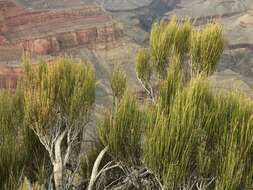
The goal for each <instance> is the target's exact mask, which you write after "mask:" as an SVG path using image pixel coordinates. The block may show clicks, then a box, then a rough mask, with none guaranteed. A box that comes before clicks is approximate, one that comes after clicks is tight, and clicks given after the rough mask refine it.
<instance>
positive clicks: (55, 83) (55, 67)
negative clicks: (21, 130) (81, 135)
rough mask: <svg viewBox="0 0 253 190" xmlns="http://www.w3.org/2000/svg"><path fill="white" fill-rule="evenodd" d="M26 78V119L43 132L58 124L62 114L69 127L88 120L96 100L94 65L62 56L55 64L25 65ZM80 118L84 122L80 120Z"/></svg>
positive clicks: (24, 84) (46, 132) (31, 125)
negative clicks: (80, 62)
mask: <svg viewBox="0 0 253 190" xmlns="http://www.w3.org/2000/svg"><path fill="white" fill-rule="evenodd" d="M25 68H26V70H25V71H26V73H25V78H24V82H23V88H24V97H25V98H24V99H25V113H26V123H27V124H29V126H30V127H31V128H33V129H34V130H36V131H37V132H38V133H40V134H41V135H43V134H45V135H46V134H48V132H49V131H50V129H52V128H53V127H54V126H55V125H57V122H58V119H59V115H60V117H61V118H64V122H66V123H65V124H66V125H68V126H69V127H76V126H80V124H82V122H80V121H86V119H87V117H86V116H88V115H89V114H90V111H91V107H92V106H93V104H94V101H95V76H94V71H93V69H92V68H91V67H89V66H87V65H84V64H76V63H74V62H73V60H71V59H70V58H59V59H58V60H57V61H56V62H55V63H53V64H46V63H44V62H42V63H40V64H39V65H38V66H35V67H31V65H30V64H27V65H25ZM78 122H80V123H78Z"/></svg>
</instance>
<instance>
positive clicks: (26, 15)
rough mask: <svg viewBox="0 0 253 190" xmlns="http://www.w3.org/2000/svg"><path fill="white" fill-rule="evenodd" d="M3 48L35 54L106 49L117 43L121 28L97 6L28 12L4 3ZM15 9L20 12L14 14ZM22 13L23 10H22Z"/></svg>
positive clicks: (1, 11)
mask: <svg viewBox="0 0 253 190" xmlns="http://www.w3.org/2000/svg"><path fill="white" fill-rule="evenodd" d="M2 4H3V6H2V7H1V6H0V7H1V8H0V18H2V19H0V46H4V44H6V43H7V42H8V45H11V46H13V47H17V48H19V49H20V50H26V51H30V52H32V53H35V54H51V53H57V52H59V51H62V50H65V49H67V48H74V47H79V46H85V47H87V48H89V49H107V48H112V47H114V46H115V45H116V44H117V41H119V40H120V38H121V37H122V35H123V32H122V29H121V27H120V26H119V24H118V23H117V21H115V20H114V19H113V18H112V17H111V16H109V15H108V14H107V13H106V12H104V11H103V10H102V8H101V7H99V6H98V5H95V4H94V5H86V6H83V5H82V6H79V7H78V8H66V9H57V10H49V9H46V10H36V11H34V10H32V11H31V10H26V9H23V8H22V7H19V6H18V5H16V4H15V3H13V2H12V1H6V0H5V1H1V0H0V5H2ZM13 10H20V11H18V12H17V14H13V13H12V12H13ZM21 10H22V11H21Z"/></svg>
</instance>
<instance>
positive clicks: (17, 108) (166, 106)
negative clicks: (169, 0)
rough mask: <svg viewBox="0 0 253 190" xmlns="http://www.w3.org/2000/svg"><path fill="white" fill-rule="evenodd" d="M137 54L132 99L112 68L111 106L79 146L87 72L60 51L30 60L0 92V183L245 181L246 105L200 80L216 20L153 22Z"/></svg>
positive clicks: (229, 185)
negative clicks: (92, 138)
mask: <svg viewBox="0 0 253 190" xmlns="http://www.w3.org/2000/svg"><path fill="white" fill-rule="evenodd" d="M150 35H151V36H150V44H149V47H148V48H143V49H140V51H139V52H138V54H137V57H136V66H135V69H136V75H137V79H138V81H139V82H140V85H141V86H142V88H143V91H145V92H146V93H147V96H146V97H143V99H142V100H141V101H140V100H139V99H138V98H137V95H136V93H135V92H133V91H132V90H131V89H129V88H128V87H127V79H126V75H125V74H124V72H123V71H122V70H121V69H120V68H115V69H114V71H113V73H112V78H111V80H110V84H111V85H110V86H111V89H112V92H113V93H112V94H113V103H112V107H111V108H107V109H106V110H105V114H104V115H103V117H102V118H97V120H98V121H97V122H96V123H97V125H98V126H97V127H98V139H97V140H96V143H95V144H94V147H93V148H92V151H86V150H84V147H85V146H84V145H85V140H84V139H83V136H84V134H85V133H86V132H87V128H88V126H89V124H90V122H91V120H92V119H93V118H94V117H92V114H93V113H94V109H93V108H94V103H95V84H96V82H95V73H94V70H93V68H92V67H90V66H89V65H87V64H80V63H75V61H74V60H72V59H70V58H68V57H65V58H59V59H57V60H55V62H54V63H52V64H46V63H44V62H41V63H39V64H38V65H31V63H30V62H29V60H28V59H24V60H23V62H24V64H23V65H24V69H25V74H24V76H23V78H22V80H21V81H20V82H19V87H18V89H17V90H16V91H15V92H13V91H8V90H2V91H1V92H0V155H1V156H0V179H1V180H0V189H10V190H12V189H13V190H16V189H20V190H21V189H22V190H26V189H29V188H30V187H33V189H36V190H37V189H56V190H65V189H78V188H79V189H88V190H95V189H97V190H100V189H101V190H105V189H108V190H109V189H111V190H119V189H122V190H123V189H124V190H130V189H131V190H133V189H142V190H143V189H144V190H151V189H154V190H159V189H161V190H226V189H229V190H244V189H250V188H252V187H253V161H252V160H253V159H252V155H253V105H252V101H251V100H249V99H247V98H245V97H243V96H241V95H239V94H236V93H234V92H223V91H214V90H213V89H212V88H211V87H210V85H209V82H208V77H209V76H210V75H211V74H213V72H215V67H216V65H217V64H218V61H219V59H220V57H221V55H222V52H223V49H224V47H225V40H224V36H223V32H222V27H221V26H220V25H219V24H217V23H215V22H212V23H209V24H207V25H206V26H204V27H203V28H197V27H195V26H193V25H192V23H191V22H190V20H188V19H185V20H181V21H180V22H179V21H177V19H176V18H173V19H171V20H170V21H169V23H163V22H160V23H156V24H154V26H153V28H152V31H151V34H150Z"/></svg>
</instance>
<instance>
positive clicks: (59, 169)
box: [53, 131, 66, 190]
mask: <svg viewBox="0 0 253 190" xmlns="http://www.w3.org/2000/svg"><path fill="white" fill-rule="evenodd" d="M65 134H66V131H64V132H63V133H62V134H61V135H60V136H59V137H58V139H57V140H56V142H55V146H54V150H55V161H54V163H53V171H54V183H55V189H56V190H63V170H64V168H63V167H64V166H63V161H62V152H61V142H62V140H63V138H64V136H65Z"/></svg>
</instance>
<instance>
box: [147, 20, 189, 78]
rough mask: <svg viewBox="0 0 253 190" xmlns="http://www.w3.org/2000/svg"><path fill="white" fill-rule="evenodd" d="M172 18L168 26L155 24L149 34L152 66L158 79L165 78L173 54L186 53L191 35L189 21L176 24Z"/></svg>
mask: <svg viewBox="0 0 253 190" xmlns="http://www.w3.org/2000/svg"><path fill="white" fill-rule="evenodd" d="M176 19H177V18H176V17H173V18H172V19H171V20H170V22H169V23H168V24H165V23H163V22H161V23H155V24H154V25H153V27H152V30H151V34H150V51H151V58H152V64H153V65H154V68H155V70H156V71H157V74H158V77H159V78H161V79H164V78H166V74H167V73H166V72H167V67H168V63H169V58H170V56H171V55H173V53H174V52H177V53H179V54H180V55H181V56H182V55H183V54H184V53H186V52H187V51H188V46H189V44H188V42H189V37H190V34H191V28H192V26H191V22H190V20H189V19H185V20H184V21H182V22H181V23H180V22H177V20H176Z"/></svg>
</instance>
